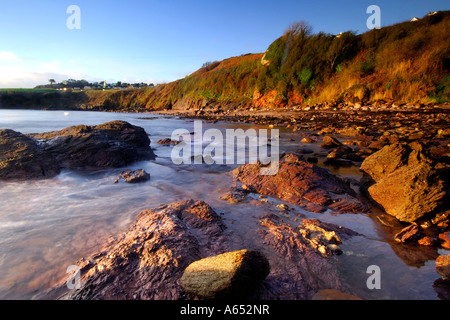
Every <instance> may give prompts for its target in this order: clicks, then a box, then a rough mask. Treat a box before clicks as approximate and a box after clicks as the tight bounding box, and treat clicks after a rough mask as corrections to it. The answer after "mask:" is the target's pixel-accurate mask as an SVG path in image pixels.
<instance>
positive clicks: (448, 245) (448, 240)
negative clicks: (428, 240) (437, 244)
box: [439, 231, 450, 250]
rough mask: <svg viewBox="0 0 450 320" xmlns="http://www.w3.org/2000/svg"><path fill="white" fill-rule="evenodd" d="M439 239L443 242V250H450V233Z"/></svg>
mask: <svg viewBox="0 0 450 320" xmlns="http://www.w3.org/2000/svg"><path fill="white" fill-rule="evenodd" d="M439 239H440V240H441V246H442V248H444V249H449V250H450V231H447V232H444V233H441V234H439Z"/></svg>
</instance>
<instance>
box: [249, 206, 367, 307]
mask: <svg viewBox="0 0 450 320" xmlns="http://www.w3.org/2000/svg"><path fill="white" fill-rule="evenodd" d="M260 226H261V228H260V229H258V231H257V233H258V234H259V236H260V237H261V239H262V240H263V243H264V244H265V245H266V246H268V247H270V248H271V250H274V251H275V252H276V253H277V254H278V255H279V256H280V261H282V263H283V268H273V270H272V272H271V274H269V276H268V277H267V279H266V283H267V285H266V291H264V292H261V293H260V294H261V297H262V298H264V299H310V298H311V297H312V296H313V295H314V294H315V293H316V292H317V291H319V290H321V289H325V288H328V289H334V290H339V291H343V292H346V291H348V290H349V288H348V285H347V284H346V283H345V282H343V281H341V278H340V277H339V273H338V271H337V270H336V268H335V267H334V266H333V265H332V263H331V262H330V260H329V258H330V257H331V256H332V255H334V254H338V253H339V252H338V251H336V250H335V248H334V247H332V246H330V245H333V246H334V245H335V243H339V241H343V240H344V239H349V238H351V237H353V236H357V235H358V233H356V232H354V231H352V230H349V229H346V228H343V227H340V226H337V225H332V224H326V223H321V222H319V221H318V220H308V219H306V220H304V221H303V225H301V226H299V227H298V228H295V227H293V226H291V225H290V224H288V223H286V222H284V221H283V219H281V218H280V217H278V216H277V215H274V214H267V215H265V216H262V217H261V219H260Z"/></svg>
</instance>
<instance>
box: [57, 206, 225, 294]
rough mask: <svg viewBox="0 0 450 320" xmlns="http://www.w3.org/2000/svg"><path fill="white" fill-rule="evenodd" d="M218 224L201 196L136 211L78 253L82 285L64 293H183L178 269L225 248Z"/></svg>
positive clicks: (221, 223)
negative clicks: (95, 247)
mask: <svg viewBox="0 0 450 320" xmlns="http://www.w3.org/2000/svg"><path fill="white" fill-rule="evenodd" d="M224 228H225V226H224V224H223V222H222V220H221V218H220V216H219V215H217V213H216V212H215V211H214V210H213V209H212V208H211V207H210V206H209V205H208V204H206V203H205V202H203V201H194V200H187V201H182V202H177V203H173V204H171V205H163V206H161V207H158V208H155V209H153V210H145V211H143V212H141V213H140V215H139V216H138V218H137V220H136V222H135V223H134V224H133V225H132V226H131V227H130V228H129V230H128V231H127V232H125V233H124V234H122V235H120V236H118V238H117V239H115V240H113V241H112V243H111V244H110V245H109V246H107V247H106V248H105V249H104V250H102V251H101V252H100V253H98V254H95V255H93V256H92V257H89V258H86V259H82V260H81V261H80V262H79V266H80V267H81V268H82V270H83V271H82V273H83V276H82V278H81V283H82V286H81V288H80V289H78V290H74V291H71V292H69V293H68V294H67V295H66V296H64V297H63V298H64V299H156V300H174V299H184V298H186V293H185V291H184V290H183V288H182V287H181V285H180V282H179V280H180V278H181V276H182V274H183V271H184V270H185V269H186V267H188V265H189V264H191V263H192V262H194V261H197V260H199V259H201V258H204V257H206V256H210V255H213V254H215V253H217V252H225V251H227V250H226V249H227V243H226V239H225V237H224V234H223V231H224Z"/></svg>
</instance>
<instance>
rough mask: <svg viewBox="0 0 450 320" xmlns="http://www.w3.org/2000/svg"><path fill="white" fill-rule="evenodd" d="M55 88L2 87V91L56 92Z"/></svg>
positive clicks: (0, 90) (0, 91)
mask: <svg viewBox="0 0 450 320" xmlns="http://www.w3.org/2000/svg"><path fill="white" fill-rule="evenodd" d="M54 91H56V90H55V89H34V88H0V93H26V92H36V93H37V92H41V93H42V92H54Z"/></svg>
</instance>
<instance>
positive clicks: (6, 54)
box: [0, 51, 20, 62]
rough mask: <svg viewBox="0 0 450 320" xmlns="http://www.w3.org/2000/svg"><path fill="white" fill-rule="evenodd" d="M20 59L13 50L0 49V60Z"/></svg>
mask: <svg viewBox="0 0 450 320" xmlns="http://www.w3.org/2000/svg"><path fill="white" fill-rule="evenodd" d="M17 60H20V59H19V57H17V56H16V55H15V54H14V53H13V52H11V51H0V61H4V62H10V61H17Z"/></svg>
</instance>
